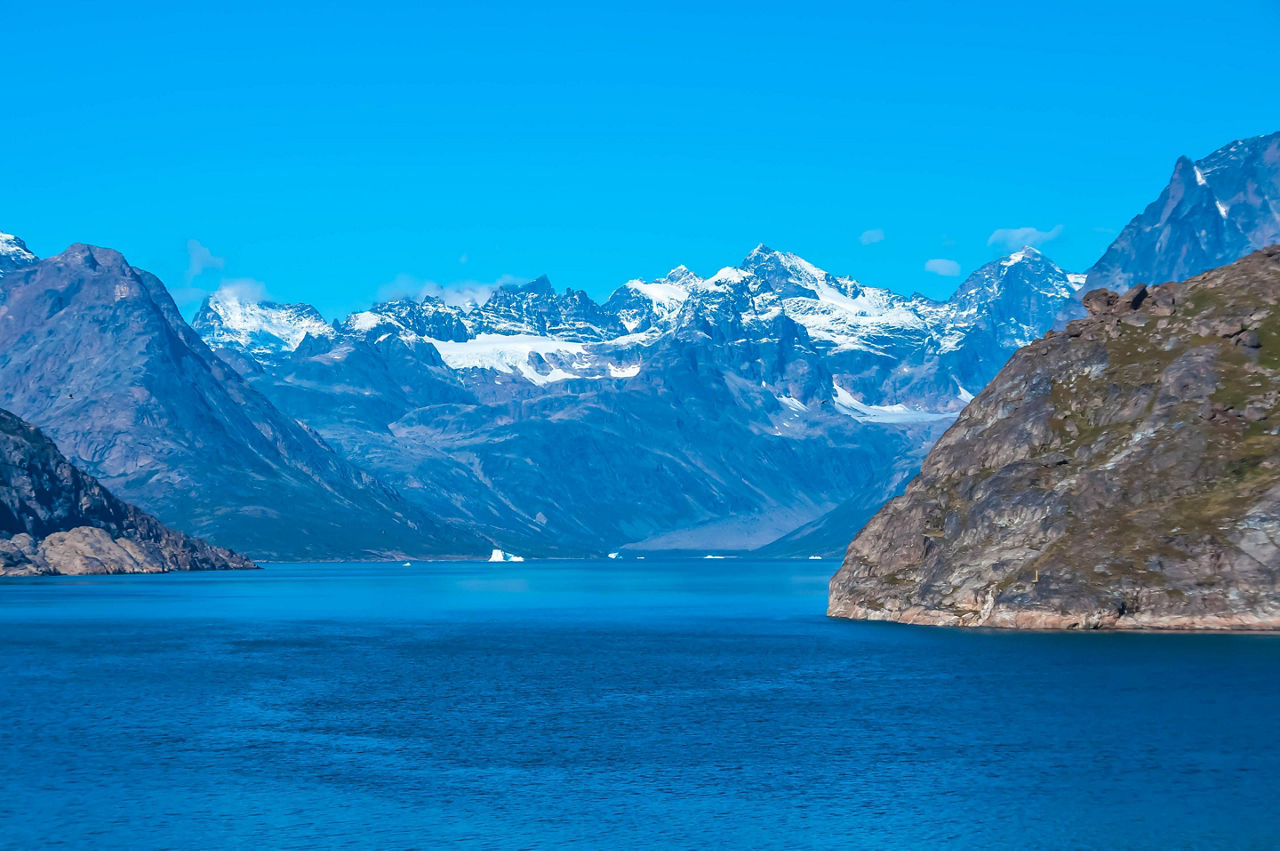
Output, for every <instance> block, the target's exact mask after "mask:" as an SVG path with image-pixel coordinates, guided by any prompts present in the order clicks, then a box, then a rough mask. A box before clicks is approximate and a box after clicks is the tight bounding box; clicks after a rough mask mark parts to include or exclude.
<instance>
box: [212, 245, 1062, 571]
mask: <svg viewBox="0 0 1280 851" xmlns="http://www.w3.org/2000/svg"><path fill="white" fill-rule="evenodd" d="M1081 283H1082V279H1081V278H1080V277H1079V276H1072V275H1068V274H1066V273H1065V272H1063V271H1062V270H1061V269H1059V268H1058V267H1057V266H1055V265H1054V264H1053V263H1052V262H1051V261H1049V260H1048V259H1047V258H1045V257H1043V256H1042V255H1041V254H1039V252H1037V251H1035V250H1034V249H1029V248H1028V249H1024V250H1022V251H1019V252H1017V253H1015V254H1012V255H1010V256H1009V257H1006V258H1003V259H1001V260H998V261H995V262H992V263H990V264H988V265H987V266H984V267H983V268H982V269H979V270H978V271H977V272H976V273H974V274H973V275H972V276H971V277H970V278H969V279H968V280H967V281H966V282H965V283H964V284H963V285H962V286H961V287H960V289H959V290H958V291H957V292H956V294H955V296H953V298H951V299H950V300H948V301H945V302H938V301H933V300H930V299H927V298H924V297H921V296H914V297H905V296H901V295H898V294H896V293H893V292H891V291H889V290H885V289H881V288H876V287H869V286H865V285H863V284H861V283H859V282H858V281H856V280H854V279H852V278H847V277H837V276H834V275H831V274H829V273H827V272H825V271H823V270H821V269H818V268H817V267H815V266H813V265H812V264H810V263H808V262H806V261H805V260H803V259H801V258H799V257H797V256H795V255H794V254H789V253H786V252H781V251H775V250H772V249H770V248H768V247H766V246H763V245H762V246H758V247H757V248H756V249H755V250H753V251H752V252H751V253H750V254H749V255H748V256H747V257H746V258H745V259H744V260H743V261H742V262H741V263H740V264H739V265H737V266H730V267H726V268H724V269H721V270H719V271H718V272H716V273H715V274H714V275H712V276H710V277H707V278H702V277H699V276H698V275H696V274H694V273H692V272H691V271H689V270H688V269H686V268H684V267H677V268H676V269H673V270H672V271H671V272H670V273H669V274H667V275H666V276H664V277H662V278H660V279H658V280H654V281H639V280H636V281H630V282H627V283H626V284H624V285H622V286H621V287H619V288H618V289H617V290H615V291H614V292H613V294H612V295H611V296H610V297H609V298H608V299H607V300H605V301H604V302H603V303H602V304H597V303H596V302H594V301H593V300H592V299H591V298H590V297H588V296H587V295H586V294H585V293H583V292H580V291H572V290H570V291H556V290H555V289H554V288H553V287H552V286H551V284H550V283H549V282H548V281H547V280H546V279H545V278H540V279H538V280H535V281H532V282H530V283H528V284H524V285H513V286H505V287H502V288H499V289H498V290H497V291H496V292H494V293H493V295H492V296H491V297H490V298H489V299H488V300H487V301H486V302H485V303H484V304H482V305H478V306H476V307H474V308H473V309H471V310H463V309H459V308H456V307H451V306H449V305H446V304H444V303H443V302H441V301H440V300H439V299H436V298H430V297H428V298H424V299H421V300H418V299H398V300H395V301H390V302H385V303H382V304H377V305H374V306H372V307H371V308H369V309H368V310H364V311H360V312H357V313H354V314H352V315H350V316H347V317H346V318H344V319H342V320H341V321H338V322H335V323H333V324H332V325H328V326H325V325H323V324H320V323H318V319H319V314H318V312H317V311H315V309H314V308H312V307H310V306H308V305H303V304H292V305H278V304H270V303H251V304H245V303H243V302H241V301H239V300H238V299H235V298H233V297H226V296H218V295H215V296H211V297H210V298H209V299H207V300H206V301H205V303H204V304H203V305H202V307H201V308H200V310H199V312H198V313H197V314H196V317H195V320H194V322H193V327H194V328H195V330H196V331H197V332H198V333H199V334H200V335H201V336H202V337H203V339H204V340H205V342H206V343H208V344H209V345H210V346H211V347H213V348H214V350H215V351H217V352H218V353H219V354H220V355H221V356H222V357H223V358H224V360H226V361H227V362H228V363H232V364H235V365H237V368H238V369H240V370H241V372H242V373H243V375H244V377H245V379H246V380H247V381H248V382H249V383H250V384H252V386H254V387H255V388H256V389H258V390H259V391H260V392H261V393H262V394H263V395H264V396H265V397H266V398H268V399H269V400H270V401H271V402H272V403H273V404H274V405H275V406H276V407H278V408H279V409H280V410H282V411H285V412H286V413H288V414H289V415H290V416H292V417H295V418H296V419H298V420H300V421H302V422H305V423H307V424H308V425H310V426H312V427H313V428H315V429H316V430H317V431H318V432H319V433H320V434H321V435H322V436H323V437H324V438H325V440H326V441H328V442H329V443H330V444H331V445H333V446H334V447H336V448H337V449H338V450H339V451H340V452H341V453H343V454H344V455H345V456H346V457H348V458H352V459H355V458H359V459H361V462H362V463H363V464H364V465H365V467H366V468H367V469H369V470H370V471H371V472H372V473H373V474H375V475H376V476H378V477H379V478H380V479H382V480H383V481H386V482H388V483H390V484H391V485H393V486H394V487H395V488H396V489H397V490H398V491H399V492H400V493H402V494H404V495H405V496H406V497H407V498H408V499H410V500H411V501H413V502H415V503H418V504H421V505H424V506H427V507H429V508H430V509H431V510H432V511H433V512H436V513H439V514H440V515H442V516H451V517H461V518H462V519H463V520H464V522H466V523H468V524H473V525H474V526H475V527H477V528H481V529H484V530H485V531H486V533H488V534H490V535H491V536H492V537H493V538H494V539H495V540H496V541H498V542H499V543H500V544H502V545H503V546H506V547H508V548H513V549H516V550H517V551H525V552H532V553H535V554H545V553H550V552H562V553H565V554H582V553H603V552H608V551H612V550H619V549H627V550H633V551H639V550H673V549H674V550H708V549H710V550H724V549H746V548H755V547H760V546H764V545H768V544H770V543H772V542H774V541H775V540H777V539H778V538H781V537H783V536H784V535H787V534H788V533H790V532H793V531H794V530H796V529H797V528H798V527H801V526H803V525H806V524H809V523H812V522H814V521H815V520H818V519H820V518H821V517H822V516H823V515H825V514H827V513H829V512H831V511H833V510H835V509H837V508H840V507H842V506H843V511H842V514H843V515H848V514H850V513H852V514H853V515H855V518H856V515H858V514H859V513H861V514H863V515H864V516H865V515H866V514H868V513H869V512H870V511H871V510H874V508H875V506H876V505H878V504H879V502H880V501H881V500H882V499H883V498H884V497H885V496H887V495H888V494H889V493H891V492H892V490H893V489H894V488H895V487H897V486H898V485H899V484H900V482H901V480H902V478H903V477H904V476H905V475H907V474H908V473H909V472H910V471H911V469H912V467H913V466H914V463H915V462H916V461H917V460H918V458H919V456H920V453H921V451H922V449H923V448H924V447H926V446H927V445H928V444H929V443H930V442H931V441H932V439H933V438H934V437H935V436H936V435H937V434H938V433H939V431H940V429H941V428H943V427H945V425H946V424H947V423H948V422H949V421H950V420H951V418H952V417H954V415H955V414H956V412H958V411H959V410H960V409H961V408H962V407H963V406H964V404H965V402H966V401H967V400H968V399H969V398H971V395H970V394H971V391H970V390H969V388H970V387H973V388H975V389H980V388H981V387H982V386H983V385H984V384H985V383H986V381H987V380H988V379H989V378H990V376H991V375H993V374H994V372H995V370H996V369H998V368H999V366H1000V365H1001V364H1003V363H1004V361H1005V360H1006V359H1007V357H1008V356H1009V355H1010V354H1011V353H1012V352H1013V351H1014V350H1016V349H1017V348H1018V346H1020V345H1022V344H1024V343H1025V342H1027V341H1029V340H1031V339H1034V338H1035V337H1036V336H1038V335H1039V334H1040V333H1042V332H1043V331H1044V330H1045V329H1046V328H1048V327H1049V326H1050V325H1051V324H1052V322H1053V320H1054V318H1055V317H1056V315H1057V314H1058V312H1059V311H1060V310H1061V309H1062V307H1063V306H1064V305H1065V304H1066V303H1067V302H1068V301H1069V300H1070V299H1071V298H1072V296H1073V295H1074V293H1075V291H1076V289H1078V287H1079V286H1080V284H1081ZM444 494H447V495H448V496H449V497H450V498H452V499H453V500H454V503H453V506H452V508H450V507H449V506H447V505H444V504H442V502H441V500H442V497H443V495H444ZM850 494H857V496H855V497H854V498H853V505H851V506H849V505H845V503H849V502H850V497H849V495H850ZM824 535H825V540H810V539H805V540H802V541H797V542H796V545H797V546H799V547H800V548H801V549H803V550H816V551H820V552H826V553H831V552H836V551H838V550H839V549H841V548H843V546H844V543H845V542H844V540H843V539H844V538H845V537H847V532H846V531H845V530H844V529H836V528H832V529H830V530H829V531H826V532H825V533H824ZM819 537H823V535H820V536H819Z"/></svg>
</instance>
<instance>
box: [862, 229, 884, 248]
mask: <svg viewBox="0 0 1280 851" xmlns="http://www.w3.org/2000/svg"><path fill="white" fill-rule="evenodd" d="M858 239H860V240H861V241H862V244H863V245H871V244H872V243H876V242H884V230H883V229H882V228H872V229H871V230H864V231H863V232H862V236H860V237H858Z"/></svg>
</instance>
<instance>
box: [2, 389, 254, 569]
mask: <svg viewBox="0 0 1280 851" xmlns="http://www.w3.org/2000/svg"><path fill="white" fill-rule="evenodd" d="M256 566H257V565H255V564H254V563H253V562H251V561H249V560H248V559H245V558H243V557H241V556H239V555H237V554H236V553H233V552H231V551H230V550H225V549H222V548H221V547H215V546H212V545H210V544H207V543H205V542H204V541H202V540H199V539H197V538H191V537H188V536H187V535H184V534H182V533H181V532H175V531H174V530H172V529H169V528H167V527H165V526H164V525H163V524H161V523H160V521H159V520H157V519H156V518H154V517H152V516H151V515H150V514H147V513H145V512H143V511H140V510H139V509H137V508H134V507H133V506H132V505H129V504H127V503H125V502H122V501H120V500H118V499H116V498H115V497H114V496H112V495H111V494H110V493H108V492H107V490H106V489H105V488H104V487H102V485H101V484H99V483H98V481H97V480H96V479H94V478H93V477H92V476H89V475H87V474H85V473H83V472H81V471H80V470H79V469H77V468H76V467H74V466H72V465H71V464H70V463H69V462H68V461H67V459H66V458H64V457H63V455H62V453H61V452H59V451H58V448H57V447H56V446H54V444H53V442H52V441H51V440H49V439H48V438H47V437H45V436H44V435H43V434H41V433H40V431H39V430H38V429H36V428H35V427H34V426H32V425H29V424H27V423H26V422H24V421H22V420H21V419H19V418H18V417H16V416H14V415H13V414H11V413H9V412H8V411H0V574H3V575H14V574H17V575H28V574H56V573H66V574H83V573H165V572H168V571H171V570H234V569H250V568H254V567H256Z"/></svg>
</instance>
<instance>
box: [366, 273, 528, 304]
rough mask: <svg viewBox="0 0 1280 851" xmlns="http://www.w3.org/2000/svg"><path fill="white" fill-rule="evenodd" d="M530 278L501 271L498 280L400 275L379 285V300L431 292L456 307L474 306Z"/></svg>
mask: <svg viewBox="0 0 1280 851" xmlns="http://www.w3.org/2000/svg"><path fill="white" fill-rule="evenodd" d="M528 280H529V279H528V278H521V277H518V276H516V275H501V276H499V277H498V279H497V280H496V281H474V280H465V281H452V282H450V283H447V284H442V283H440V282H439V281H430V280H423V279H422V278H416V277H414V276H413V275H397V276H396V277H395V280H393V281H391V282H390V283H388V284H384V285H382V286H381V287H379V288H378V300H379V301H390V300H391V299H396V298H404V297H405V296H410V297H412V298H415V299H418V300H421V299H423V298H426V297H427V296H430V297H432V298H438V299H440V300H441V301H443V302H444V303H445V304H448V305H452V306H453V307H470V306H472V305H478V304H484V303H485V302H486V301H488V300H489V296H491V295H493V291H494V290H496V289H497V288H498V287H501V286H505V285H507V284H523V283H525V282H526V281H528Z"/></svg>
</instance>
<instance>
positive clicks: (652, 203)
mask: <svg viewBox="0 0 1280 851" xmlns="http://www.w3.org/2000/svg"><path fill="white" fill-rule="evenodd" d="M606 5H608V4H598V3H591V4H587V3H582V4H560V3H555V2H539V3H529V4H511V3H494V4H478V3H468V4H461V3H459V4H455V5H449V6H437V5H433V4H407V3H406V4H397V3H377V2H362V3H358V4H357V3H345V2H329V3H324V2H320V3H307V4H290V3H263V2H261V0H259V2H254V3H234V2H233V3H227V4H218V5H217V6H214V5H204V4H199V3H192V4H173V3H163V4H161V3H157V4H154V5H152V4H140V3H120V4H102V3H91V4H90V3H85V4H70V3H61V4H60V3H47V4H37V3H25V4H15V3H6V4H5V9H4V12H3V16H4V21H5V30H6V36H7V37H6V39H5V42H6V43H5V47H4V49H3V51H0V69H3V79H4V80H5V83H6V90H7V91H6V98H5V102H6V106H5V113H6V118H7V121H6V122H5V124H6V128H5V132H4V133H3V135H2V136H0V156H2V157H3V162H4V163H5V166H6V168H5V176H4V179H3V180H2V181H0V230H5V231H10V232H14V233H17V234H18V235H20V236H22V237H23V238H24V239H26V240H27V242H28V243H29V244H30V246H31V247H32V249H33V250H35V251H36V252H37V253H39V254H41V255H48V254H52V253H56V252H58V251H60V250H62V249H63V248H65V247H66V246H67V245H68V244H70V243H72V242H92V243H96V244H101V245H109V246H112V247H114V248H118V249H120V250H121V251H123V252H124V253H125V255H126V256H127V257H128V258H129V259H130V261H131V262H133V263H134V264H135V265H138V266H142V267H144V268H147V269H149V270H151V271H153V272H155V273H156V274H158V275H160V276H161V277H162V278H163V279H164V280H165V281H166V282H167V283H168V284H169V285H170V288H171V289H172V290H174V291H175V293H176V294H177V295H178V296H179V300H180V302H185V303H186V306H187V308H188V311H189V310H190V307H191V301H192V300H193V299H195V298H197V297H198V296H199V294H200V292H201V291H204V290H208V289H212V288H215V287H217V286H219V285H222V284H223V283H226V282H237V283H238V285H241V286H245V287H248V288H250V289H259V290H265V291H266V292H268V293H269V294H270V295H271V296H273V297H275V298H278V299H281V300H287V301H309V302H311V303H313V304H315V305H317V306H318V307H320V308H321V310H322V311H323V312H324V313H325V314H326V315H329V316H334V315H337V314H341V313H344V312H345V311H347V310H350V309H354V308H357V307H360V306H363V305H366V304H367V303H368V302H369V301H370V300H372V299H373V298H375V297H377V296H378V295H380V294H381V295H385V294H387V293H390V292H392V291H395V290H419V289H421V288H423V287H424V286H426V285H428V282H435V283H437V284H441V285H445V286H446V287H452V288H459V287H481V288H482V287H483V286H485V285H489V284H492V283H493V282H495V281H498V280H505V279H510V278H530V277H533V276H535V275H538V274H542V273H546V274H548V275H550V276H551V279H552V282H553V283H555V284H556V285H557V286H560V287H565V286H572V287H576V288H582V289H586V290H587V291H588V292H590V293H592V294H593V295H596V296H603V295H605V294H607V293H608V292H609V291H610V290H612V289H613V288H614V287H615V286H617V285H618V284H619V283H621V282H623V281H624V280H626V279H628V278H632V277H655V276H657V275H661V274H663V273H664V272H665V271H666V270H667V269H669V268H671V267H672V266H675V265H677V264H679V263H684V264H687V265H688V266H690V267H691V268H693V269H694V270H695V271H697V272H700V273H702V274H710V273H711V272H713V271H714V270H715V269H717V268H719V267H721V266H724V265H729V264H733V263H736V262H738V260H740V259H741V258H742V256H743V255H745V254H746V253H747V252H748V251H749V250H750V249H751V248H752V247H753V246H754V245H755V244H756V243H758V242H766V243H768V244H769V245H772V246H773V247H775V248H784V249H787V250H790V251H794V252H796V253H798V254H801V255H802V256H804V257H806V258H808V259H809V260H811V261H812V262H814V263H816V264H818V265H819V266H822V267H824V268H826V269H828V270H830V271H832V272H836V273H840V274H852V275H854V276H855V277H857V278H859V279H860V280H862V281H864V282H867V283H873V284H877V285H882V286H889V287H892V288H895V289H898V290H902V291H908V292H909V291H912V290H919V291H921V292H925V293H927V294H930V295H934V296H945V295H947V294H948V293H949V292H950V291H951V290H952V289H953V288H954V287H955V285H956V283H957V281H958V278H956V277H953V276H950V275H948V274H938V273H939V272H954V271H957V270H960V271H963V272H966V273H967V272H968V271H970V270H972V269H973V268H975V267H976V266H978V265H979V264H981V263H982V262H984V261H986V260H989V259H991V258H992V257H995V256H998V255H999V254H1001V253H1003V251H1004V247H1003V246H1002V245H1000V244H998V243H999V242H1000V240H999V239H997V240H996V241H995V243H993V242H992V236H993V234H995V233H996V232H997V231H998V230H1000V229H1005V230H1016V229H1023V228H1034V229H1036V230H1037V231H1040V232H1043V233H1044V234H1046V236H1045V237H1042V239H1043V240H1044V241H1043V244H1042V246H1041V247H1042V250H1044V251H1045V252H1046V253H1047V254H1048V255H1049V256H1051V257H1053V258H1054V259H1055V260H1057V261H1058V262H1059V263H1060V264H1062V265H1064V266H1066V267H1068V268H1070V269H1073V270H1083V269H1084V268H1086V267H1087V266H1088V265H1089V264H1090V263H1091V262H1092V261H1093V260H1094V259H1096V258H1097V256H1098V255H1099V254H1100V253H1101V252H1102V250H1103V249H1104V248H1105V247H1106V244H1107V243H1108V242H1109V240H1110V239H1111V237H1112V236H1113V235H1114V233H1115V232H1116V231H1117V230H1118V229H1119V228H1120V227H1121V226H1123V225H1124V223H1125V222H1126V221H1127V220H1128V219H1129V218H1130V217H1131V216H1132V215H1134V214H1135V213H1137V212H1138V211H1139V210H1140V209H1141V208H1142V207H1143V206H1144V205H1145V204H1146V203H1147V202H1148V201H1150V200H1151V199H1152V198H1154V197H1155V195H1156V194H1157V193H1158V192H1159V190H1160V188H1161V187H1162V186H1163V184H1164V183H1165V181H1166V180H1167V179H1168V176H1169V173H1170V171H1171V169H1172V166H1173V162H1174V159H1175V158H1176V157H1177V156H1178V155H1179V154H1182V153H1186V154H1189V155H1191V156H1193V157H1199V156H1203V155H1204V154H1207V153H1209V152H1210V151H1211V150H1213V149H1214V148H1216V147H1218V146H1220V145H1222V144H1225V143H1226V142H1228V141H1230V140H1232V139H1234V138H1238V137H1243V136H1252V135H1257V134H1260V133H1266V132H1271V131H1275V130H1278V129H1280V110H1277V108H1276V105H1275V104H1276V100H1275V92H1274V87H1275V81H1276V79H1277V75H1276V70H1275V62H1274V55H1273V45H1272V44H1271V42H1272V41H1273V39H1271V38H1269V37H1267V36H1265V35H1264V34H1266V33H1273V32H1275V31H1276V26H1277V24H1280V11H1277V10H1278V9H1280V5H1278V4H1276V3H1275V2H1274V0H1270V2H1251V1H1250V0H1240V2H1235V3H1220V4H1203V3H1196V4H1190V3H1182V2H1161V3H1154V2H1152V3H1137V2H1134V3H1126V2H1122V1H1119V0H1113V2H1107V3H1092V2H1074V3H1039V4H1029V3H1025V2H1022V3H987V4H982V5H981V7H980V8H979V7H978V6H977V5H976V4H957V3H949V2H947V3H943V2H918V3H911V2H906V3H883V4H876V5H863V4H857V3H840V4H823V3H808V2H804V0H796V1H795V2H789V3H776V2H772V3H753V2H735V3H723V4H720V3H706V4H699V3H692V2H682V3H664V2H646V3H643V4H635V5H624V6H616V7H613V8H604V7H605V6H606ZM879 237H882V238H879ZM192 252H194V256H195V258H196V261H197V262H194V263H193V262H192V261H193V253H192ZM201 261H203V262H201ZM930 261H949V262H930ZM926 266H928V267H929V269H932V270H934V271H927V270H926Z"/></svg>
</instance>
